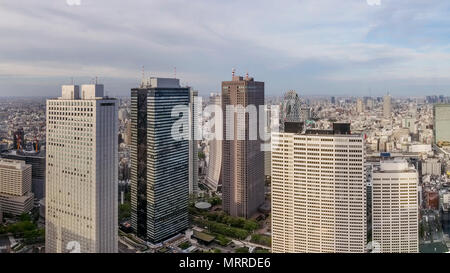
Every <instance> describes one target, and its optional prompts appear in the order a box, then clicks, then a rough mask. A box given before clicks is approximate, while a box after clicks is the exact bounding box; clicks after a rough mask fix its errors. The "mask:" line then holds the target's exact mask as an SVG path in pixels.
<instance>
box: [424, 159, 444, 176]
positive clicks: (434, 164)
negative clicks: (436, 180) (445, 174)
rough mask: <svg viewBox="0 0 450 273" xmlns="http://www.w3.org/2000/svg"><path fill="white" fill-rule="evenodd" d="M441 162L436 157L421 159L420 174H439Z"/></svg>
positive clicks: (440, 172)
mask: <svg viewBox="0 0 450 273" xmlns="http://www.w3.org/2000/svg"><path fill="white" fill-rule="evenodd" d="M441 174H442V163H441V161H440V160H439V159H438V158H428V159H426V160H425V161H422V175H441Z"/></svg>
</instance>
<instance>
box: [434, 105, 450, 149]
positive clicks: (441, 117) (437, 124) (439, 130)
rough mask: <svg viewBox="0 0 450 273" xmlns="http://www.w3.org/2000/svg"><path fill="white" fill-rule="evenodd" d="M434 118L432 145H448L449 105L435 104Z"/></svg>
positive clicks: (449, 133) (449, 134)
mask: <svg viewBox="0 0 450 273" xmlns="http://www.w3.org/2000/svg"><path fill="white" fill-rule="evenodd" d="M433 116H434V127H433V130H434V144H437V145H444V146H449V145H450V104H435V105H434V108H433Z"/></svg>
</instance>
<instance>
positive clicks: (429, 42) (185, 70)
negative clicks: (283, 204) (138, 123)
mask: <svg viewBox="0 0 450 273" xmlns="http://www.w3.org/2000/svg"><path fill="white" fill-rule="evenodd" d="M25 1H26V2H25ZM69 2H70V3H72V4H73V5H76V6H77V7H76V8H73V6H71V5H70V4H69ZM369 2H370V3H373V5H377V3H379V2H380V1H373V0H372V1H367V3H364V1H361V0H349V1H338V0H322V1H312V0H311V1H308V0H286V1H284V3H283V5H280V4H279V3H275V2H274V1H270V0H260V1H251V0H248V1H237V0H230V1H219V0H209V1H206V0H205V1H188V0H170V1H169V0H152V1H138V0H130V1H128V2H127V4H126V5H125V4H124V3H123V1H120V0H95V1H94V0H83V1H82V3H81V1H78V0H68V1H67V2H65V1H41V0H17V1H10V2H5V3H2V4H1V5H0V35H1V36H2V37H4V38H2V43H1V44H0V96H1V95H4V94H9V93H10V92H11V90H10V88H11V86H13V85H12V83H14V84H16V85H15V86H16V89H17V92H19V93H20V92H22V93H23V94H26V93H27V92H31V91H29V90H30V86H32V83H30V81H33V80H36V79H37V78H41V79H44V78H45V79H51V78H53V80H48V83H49V85H48V86H46V87H45V88H44V87H42V90H43V92H48V93H49V92H59V87H58V86H57V85H58V81H61V79H62V78H70V77H72V76H74V77H94V76H96V75H98V76H100V77H105V78H111V79H112V78H114V79H116V82H122V83H127V84H128V83H130V82H131V83H133V82H137V81H138V80H139V78H140V74H141V73H140V70H141V67H142V65H144V66H145V67H146V71H147V74H149V75H150V74H152V75H157V76H165V75H168V76H171V75H172V74H173V72H172V71H173V68H174V67H175V66H176V67H177V71H178V73H177V74H178V75H179V76H180V77H182V82H187V83H189V84H190V85H193V86H194V87H195V88H197V89H199V90H200V92H202V93H203V94H208V93H210V92H212V91H217V90H220V82H221V81H222V80H226V79H228V78H229V77H230V75H231V72H230V71H231V68H232V67H235V68H237V72H238V73H240V74H244V73H245V72H246V71H249V72H250V74H251V75H252V76H254V77H255V78H256V79H257V80H262V81H265V82H266V87H267V92H266V93H268V94H276V93H282V92H284V91H285V90H287V89H291V88H298V89H301V90H304V92H305V93H316V92H318V91H320V92H323V93H327V92H335V93H345V92H347V91H348V89H349V86H351V84H352V83H354V85H355V86H361V85H365V86H369V85H370V86H371V87H372V90H379V92H383V89H384V88H386V86H385V85H384V84H380V83H379V82H391V83H392V87H395V86H399V85H401V84H402V83H403V82H405V81H407V82H417V83H418V84H417V86H418V87H417V88H414V87H413V88H412V89H411V92H417V93H418V94H423V92H426V91H427V90H424V89H423V85H422V84H420V83H421V82H422V83H425V82H429V81H430V79H432V78H433V77H436V78H440V79H446V78H449V77H450V76H447V75H446V73H445V72H446V71H448V70H449V68H450V67H449V66H450V65H449V62H448V60H449V50H448V46H447V45H448V38H447V37H450V36H449V35H448V34H450V33H448V32H450V31H449V29H450V28H449V26H450V20H449V19H448V18H447V14H448V10H449V6H450V3H445V2H443V1H438V0H430V1H427V3H426V4H424V3H423V1H420V0H408V1H407V0H395V1H393V0H391V1H388V0H385V1H383V5H380V6H379V8H376V9H374V8H372V7H371V6H368V5H367V4H369ZM78 4H79V5H78ZM19 78H22V79H23V80H22V81H18V80H17V79H19ZM26 81H27V83H26V84H25V82H26ZM342 82H347V83H348V85H346V86H341V85H340V83H342ZM22 83H23V84H24V87H21V84H22ZM50 83H51V84H50ZM136 84H137V83H136ZM54 85H56V86H54ZM117 86H120V87H116V86H111V87H110V88H111V89H114V91H115V92H117V93H121V94H124V95H125V94H128V93H129V89H130V88H131V87H134V86H128V87H127V88H124V87H123V86H124V84H122V85H120V84H118V85H117ZM40 90H41V89H40ZM49 90H50V91H49ZM52 90H53V91H52ZM392 93H394V94H395V90H392Z"/></svg>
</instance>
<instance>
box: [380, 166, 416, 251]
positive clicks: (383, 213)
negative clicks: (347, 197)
mask: <svg viewBox="0 0 450 273" xmlns="http://www.w3.org/2000/svg"><path fill="white" fill-rule="evenodd" d="M418 184H419V179H418V174H417V171H416V169H414V167H412V166H409V164H408V162H407V161H406V160H404V159H394V160H384V161H382V162H381V164H380V167H379V168H374V170H373V172H372V240H373V241H374V242H377V243H378V244H379V245H380V247H381V252H387V253H391V252H395V253H417V252H419V222H418V221H419V220H418V218H419V215H418V213H419V202H418V194H417V192H418Z"/></svg>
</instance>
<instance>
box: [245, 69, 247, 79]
mask: <svg viewBox="0 0 450 273" xmlns="http://www.w3.org/2000/svg"><path fill="white" fill-rule="evenodd" d="M245 79H247V80H248V71H247V73H245Z"/></svg>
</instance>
